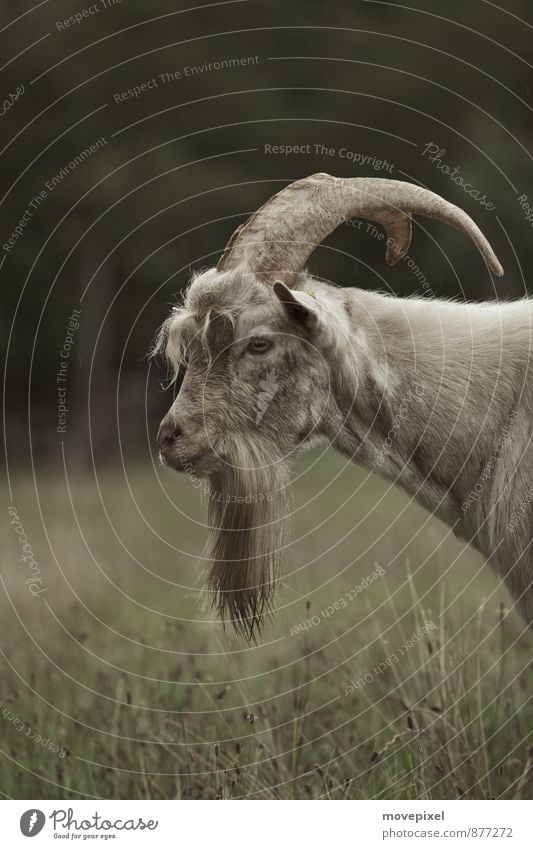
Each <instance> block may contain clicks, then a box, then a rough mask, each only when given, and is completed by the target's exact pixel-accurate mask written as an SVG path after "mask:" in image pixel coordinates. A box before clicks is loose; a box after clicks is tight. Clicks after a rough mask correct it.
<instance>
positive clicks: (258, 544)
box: [206, 443, 290, 640]
mask: <svg viewBox="0 0 533 849" xmlns="http://www.w3.org/2000/svg"><path fill="white" fill-rule="evenodd" d="M278 453H279V452H277V451H276V450H275V447H273V446H272V444H269V445H266V444H265V445H263V446H261V445H257V444H256V445H246V444H244V443H240V444H239V445H238V446H235V447H234V448H233V450H232V451H231V457H232V461H233V462H232V464H231V465H230V464H227V465H226V466H225V467H224V469H223V471H221V472H218V473H217V474H215V475H213V476H212V477H211V478H210V482H209V484H210V493H209V509H208V519H209V526H210V535H209V539H208V542H207V548H206V557H207V558H208V559H209V561H210V567H209V571H208V576H207V589H208V591H209V592H211V593H212V594H213V605H214V606H215V607H216V608H217V610H218V614H219V616H220V618H221V619H222V621H223V623H224V624H225V623H226V622H228V621H229V622H231V624H232V626H233V627H234V629H235V631H236V632H237V634H238V635H239V636H244V637H245V638H246V639H248V640H252V639H254V637H255V635H256V634H257V633H260V631H261V628H262V626H263V624H264V620H265V616H267V615H272V614H273V596H274V591H275V588H276V585H277V582H278V580H279V574H280V562H281V553H282V550H283V547H284V544H285V538H286V526H287V517H288V515H289V510H290V499H289V495H288V483H289V464H288V462H287V460H286V459H285V458H283V457H282V456H277V455H278Z"/></svg>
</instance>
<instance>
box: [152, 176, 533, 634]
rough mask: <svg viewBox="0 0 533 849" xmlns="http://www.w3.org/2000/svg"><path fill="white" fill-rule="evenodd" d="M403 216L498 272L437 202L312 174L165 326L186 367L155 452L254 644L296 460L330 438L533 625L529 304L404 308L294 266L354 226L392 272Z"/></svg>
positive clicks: (402, 247)
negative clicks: (203, 515)
mask: <svg viewBox="0 0 533 849" xmlns="http://www.w3.org/2000/svg"><path fill="white" fill-rule="evenodd" d="M411 213H417V214H421V215H426V216H430V217H433V218H438V219H440V220H443V221H446V222H448V223H450V224H452V225H453V226H455V227H458V228H460V229H462V230H463V231H465V232H466V233H467V234H468V235H469V236H470V237H471V238H472V239H473V241H474V243H475V244H476V245H477V247H478V249H479V250H480V251H481V253H482V255H483V256H484V258H485V260H486V262H487V264H488V266H489V267H490V268H491V269H492V271H493V272H495V273H496V274H497V275H501V274H502V273H503V271H502V268H501V266H500V264H499V262H498V260H497V259H496V257H495V256H494V254H493V252H492V250H491V248H490V246H489V244H488V242H487V241H486V240H485V238H484V237H483V235H482V234H481V232H480V231H479V230H478V228H477V227H476V225H475V224H474V223H473V221H471V219H470V218H469V217H468V216H467V215H466V213H464V212H463V211H461V210H460V209H458V208H457V207H455V206H453V205H452V204H449V203H447V202H446V201H444V200H443V199H442V198H440V197H438V196H437V195H434V194H433V193H432V192H429V191H427V190H425V189H422V188H420V187H418V186H414V185H411V184H408V183H403V182H397V181H393V180H380V179H367V178H365V179H339V178H334V177H330V176H328V175H327V174H316V175H314V176H312V177H309V178H306V179H304V180H299V181H297V182H296V183H293V184H291V185H290V186H287V187H286V188H285V189H283V190H282V191H281V192H279V193H278V194H277V195H275V196H274V197H273V198H271V199H270V200H269V201H268V202H267V203H266V204H265V205H264V206H263V207H262V208H261V209H260V210H259V211H258V212H257V213H255V215H253V216H252V217H251V218H250V219H249V220H248V222H246V223H245V224H244V225H242V226H241V227H240V228H239V229H238V230H237V231H236V233H235V234H234V235H233V237H232V239H231V241H230V242H229V244H228V247H227V248H226V251H225V252H224V254H223V256H222V258H221V260H220V262H219V264H218V266H217V268H216V269H210V270H209V271H207V272H205V273H203V274H201V275H199V276H196V277H195V278H194V279H193V281H192V283H191V285H190V286H189V289H188V290H187V293H186V296H185V300H184V303H183V306H181V307H179V308H176V309H175V310H174V311H173V313H172V315H171V316H170V318H169V319H168V320H167V322H166V323H165V324H164V326H163V329H162V332H161V334H160V337H159V342H158V346H157V347H158V349H162V348H163V349H165V350H166V353H167V355H168V357H169V360H170V362H171V363H172V366H173V368H174V371H175V374H176V375H177V374H178V372H179V370H180V368H181V367H182V366H185V369H186V371H185V376H184V380H183V384H182V386H181V389H180V392H179V394H178V396H177V399H176V401H175V403H174V404H173V405H172V407H171V409H170V410H169V412H168V414H167V415H166V416H165V418H164V419H163V421H162V423H161V427H160V431H159V445H160V453H161V458H162V460H163V462H165V463H166V464H168V465H170V466H172V467H173V468H175V469H177V470H180V471H184V470H189V471H194V473H195V474H197V475H201V476H204V477H207V478H208V479H209V485H210V487H211V498H210V502H209V503H210V518H209V523H210V526H211V528H212V531H211V538H210V542H209V553H210V558H211V561H212V565H211V570H210V575H209V579H208V586H209V588H210V589H211V590H212V591H213V593H214V598H215V600H216V603H217V604H218V607H219V611H220V614H221V616H222V617H223V618H230V619H231V620H232V621H233V624H234V625H235V627H236V628H237V630H239V631H241V632H243V633H245V634H246V635H247V636H249V637H250V636H252V634H253V632H254V628H255V627H256V626H258V625H259V626H260V624H261V622H262V618H263V614H264V613H265V612H266V611H268V610H270V609H271V603H272V592H273V587H274V584H275V578H276V575H277V573H278V566H279V553H280V551H281V549H282V547H283V540H284V537H283V528H284V525H285V521H284V520H285V516H286V515H287V511H288V506H287V503H286V492H287V489H288V487H287V480H288V468H289V460H290V458H291V456H292V455H293V454H294V453H296V452H297V451H299V450H300V449H302V448H304V447H308V446H309V445H313V444H315V443H317V442H320V441H322V440H327V441H328V442H329V443H330V444H332V445H334V446H335V447H336V448H338V449H339V450H340V451H341V452H342V453H343V454H345V455H347V456H348V457H350V458H351V459H353V460H354V462H356V463H358V464H361V465H363V466H365V467H366V468H368V469H372V470H374V471H376V472H378V473H379V474H381V475H383V476H385V477H386V478H388V479H389V480H392V481H394V482H396V483H398V484H399V485H400V486H402V487H403V488H404V489H406V490H407V491H408V492H409V493H411V494H412V495H413V496H414V497H415V498H416V499H417V500H418V501H419V502H420V503H421V504H423V505H424V506H426V507H427V508H428V509H429V510H431V511H432V512H434V513H435V514H436V515H438V516H440V518H441V519H443V520H444V521H445V522H447V523H448V524H449V525H450V526H451V527H452V528H453V531H454V533H455V534H456V535H457V536H459V537H461V538H463V539H465V540H468V541H469V542H471V543H472V545H474V546H475V547H476V548H477V549H479V550H480V551H481V552H482V553H483V554H484V555H485V556H486V557H487V559H488V560H489V561H490V562H491V563H492V564H493V565H494V567H495V568H496V569H497V570H498V572H499V573H500V575H501V576H502V577H503V578H504V580H505V581H506V583H507V585H508V586H509V589H510V591H511V593H512V594H513V597H514V598H515V599H516V603H517V605H518V607H519V609H520V610H521V612H522V614H523V616H524V617H525V619H526V621H527V622H528V623H529V624H530V625H533V585H532V581H533V556H532V553H531V540H532V536H533V512H532V511H531V509H529V504H530V502H531V501H533V452H532V450H531V446H530V438H531V422H532V421H533V390H532V381H531V370H530V350H531V318H532V316H531V302H530V301H528V300H523V301H518V302H514V303H490V304H460V303H452V302H448V301H439V300H429V299H425V298H419V299H414V298H413V299H399V298H395V297H389V296H386V295H383V294H377V293H374V292H367V291H362V290H359V289H340V288H337V287H334V286H332V285H329V284H326V283H323V282H319V281H318V280H315V279H313V278H311V277H309V276H308V275H307V274H306V273H305V272H304V271H303V267H304V263H305V262H306V260H307V258H308V256H309V255H310V254H311V252H312V250H313V248H314V247H315V246H316V245H317V244H318V243H320V242H321V241H322V240H323V239H324V238H325V236H326V235H327V234H328V233H329V232H331V231H332V230H333V229H334V228H335V227H336V226H337V225H338V224H339V223H341V222H342V221H345V220H347V219H350V218H353V217H361V218H367V219H370V220H373V221H377V222H379V223H380V224H381V225H382V226H383V227H384V228H385V230H386V233H387V237H388V238H387V261H388V262H389V263H390V264H394V263H395V262H398V260H399V259H401V258H402V257H404V256H405V255H406V251H407V248H408V246H409V242H410V236H411ZM265 387H266V388H265ZM267 389H268V392H267ZM261 393H262V395H261ZM265 395H268V396H269V398H268V399H267V400H268V403H265ZM259 396H260V400H259V402H258V397H259ZM258 410H260V413H261V414H260V415H258Z"/></svg>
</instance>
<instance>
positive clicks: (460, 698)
mask: <svg viewBox="0 0 533 849" xmlns="http://www.w3.org/2000/svg"><path fill="white" fill-rule="evenodd" d="M296 477H297V480H296V484H295V489H296V496H297V509H296V511H295V514H294V517H293V528H292V540H293V543H292V544H291V545H290V546H289V547H288V550H287V556H286V566H285V572H284V578H283V582H282V586H281V588H280V591H279V594H278V598H277V601H278V610H277V614H276V617H275V619H274V621H273V622H271V623H268V624H267V626H266V628H265V631H264V634H263V636H262V638H261V640H260V641H259V644H258V645H257V646H248V645H247V644H245V643H243V642H242V641H239V640H237V639H236V638H235V637H233V636H232V634H231V633H230V632H229V631H224V630H223V629H222V628H221V626H220V625H219V624H217V623H214V622H213V621H212V613H211V610H210V609H209V607H208V606H206V605H205V603H204V604H203V603H202V595H201V592H200V583H199V572H200V569H199V565H198V562H197V561H196V560H195V556H196V555H198V554H200V552H201V548H202V543H203V540H204V537H205V529H204V528H203V521H204V517H205V510H204V507H203V506H202V504H201V502H200V498H199V495H198V493H197V492H196V491H195V490H194V488H193V487H192V486H191V484H190V482H189V481H188V480H187V479H186V478H185V477H181V478H176V477H175V476H173V475H170V474H166V473H165V471H164V470H160V469H157V470H155V471H154V470H151V469H147V468H139V467H138V466H133V467H132V468H131V469H128V476H126V473H125V472H124V470H121V471H119V470H116V469H115V470H109V471H107V472H106V473H104V474H103V476H102V475H99V477H98V479H97V480H95V479H94V477H93V476H92V475H90V474H86V475H80V474H76V473H73V474H69V475H68V476H64V477H61V476H59V475H58V476H51V475H50V474H49V473H46V472H43V474H42V475H41V474H39V475H38V476H37V486H35V484H34V481H33V480H32V479H31V478H29V477H24V476H19V477H15V478H14V479H13V481H12V488H13V503H14V504H15V505H16V507H17V510H18V514H19V516H20V520H21V521H22V523H23V525H24V529H25V531H26V533H27V536H28V539H29V541H30V543H31V546H32V549H33V552H34V556H35V559H36V560H37V561H38V563H39V568H40V569H41V572H42V575H43V584H44V585H45V586H46V592H45V593H43V595H42V596H41V597H40V598H38V599H36V598H32V597H31V595H30V594H29V592H28V588H27V585H25V584H24V579H25V578H26V577H27V569H26V567H25V565H24V564H22V563H21V562H20V560H19V558H20V556H21V551H20V547H19V543H18V540H17V536H16V534H15V533H14V531H13V528H12V527H11V526H10V525H9V522H7V523H5V525H4V527H5V528H6V530H5V541H4V545H3V547H2V552H3V554H2V581H3V592H4V593H5V597H4V605H3V610H4V611H5V612H4V613H3V615H2V621H1V622H0V636H1V640H2V642H1V646H2V657H1V659H0V663H1V667H0V669H1V681H0V700H1V702H2V705H1V706H0V747H1V749H2V753H3V755H2V759H1V761H0V790H1V792H2V793H3V794H4V795H5V796H7V797H12V798H36V799H38V798H60V799H62V798H73V799H75V798H83V797H101V798H194V799H198V798H260V799H270V798H276V799H292V798H296V799H306V798H326V799H327V798H331V799H343V798H350V799H352V798H357V799H373V798H389V799H453V798H475V799H485V798H530V796H531V791H532V782H533V765H532V754H531V749H529V748H528V746H529V741H528V734H529V733H530V730H531V702H530V698H531V692H530V691H531V686H530V684H531V662H530V655H531V634H530V633H526V632H525V630H524V625H523V622H522V621H521V620H520V618H519V616H518V615H517V614H516V613H515V612H514V610H509V607H510V602H509V598H508V596H507V594H506V591H505V590H504V588H503V587H502V586H501V585H500V584H499V583H498V581H497V579H496V577H495V576H494V575H493V573H492V572H491V570H490V569H489V568H488V567H487V566H486V565H485V564H484V563H483V561H482V559H481V558H480V557H479V556H478V555H477V554H475V553H474V552H472V551H470V550H468V549H466V550H465V549H464V547H463V546H462V545H461V544H459V543H458V542H457V540H455V539H454V538H453V536H452V535H451V533H450V532H449V530H448V529H447V528H445V527H444V526H443V525H441V524H440V523H439V522H438V521H436V520H435V519H433V518H432V517H430V516H428V515H427V514H426V513H425V512H424V511H422V510H421V509H419V508H418V507H417V506H416V505H414V504H412V503H411V502H410V500H409V499H408V498H407V497H405V496H404V495H403V494H401V493H400V492H397V491H396V490H394V489H392V488H390V487H389V486H388V485H386V484H384V483H383V482H382V481H379V480H378V479H377V478H375V477H372V476H368V475H366V473H364V472H362V471H360V470H358V469H356V468H355V467H354V466H350V465H345V464H344V463H343V461H342V460H341V459H340V458H339V457H337V456H335V455H334V454H327V455H326V456H325V457H322V458H319V457H316V456H310V457H308V458H306V461H305V463H303V464H302V465H301V466H299V467H298V469H297V475H296ZM376 570H378V571H376ZM372 575H374V576H375V577H374V578H373V579H370V577H369V576H372ZM365 578H367V579H368V580H366V581H365V580H364V579H365ZM365 583H366V584H367V586H366V588H365V587H364V586H363V585H364V584H365ZM306 623H307V624H306ZM12 717H13V718H12ZM22 723H23V724H24V725H23V726H22V730H19V729H20V728H21V724H22ZM17 725H18V728H17ZM37 734H38V735H40V737H41V738H42V739H43V740H48V739H49V740H50V742H51V745H54V746H56V747H61V751H60V753H54V752H53V751H50V750H49V749H47V748H45V747H44V746H43V745H42V742H39V739H38V738H37V737H36V735H37ZM63 754H64V757H63V756H60V755H63Z"/></svg>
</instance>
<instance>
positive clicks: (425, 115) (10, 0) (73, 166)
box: [0, 0, 533, 466]
mask: <svg viewBox="0 0 533 849" xmlns="http://www.w3.org/2000/svg"><path fill="white" fill-rule="evenodd" d="M414 3H415V5H413V6H409V7H408V6H403V5H397V4H394V3H383V2H355V1H354V0H338V2H335V3H331V2H330V3H325V2H318V0H305V2H304V0H297V2H293V3H290V4H289V3H269V2H266V0H264V1H263V2H261V0H234V1H233V2H222V3H212V4H209V5H205V6H201V7H200V6H197V7H195V8H192V9H188V8H187V6H186V4H183V3H180V4H175V3H171V2H164V0H156V2H152V3H143V2H140V0H122V2H118V0H115V2H114V0H97V3H94V4H92V6H91V4H90V3H87V2H85V0H76V2H62V0H50V2H44V3H41V4H38V5H36V6H35V8H33V9H32V5H31V4H30V3H29V2H27V0H24V2H22V3H21V2H20V0H2V4H1V20H0V43H1V45H2V52H1V56H2V62H1V66H2V67H1V92H2V94H1V97H0V99H1V100H2V101H3V103H2V106H1V108H0V112H1V113H2V114H1V116H0V129H1V136H0V148H1V153H2V169H1V180H2V187H1V197H2V217H1V239H0V243H1V245H2V248H1V251H0V262H2V265H1V266H0V282H1V291H2V309H1V325H2V326H1V330H2V333H1V336H2V345H3V354H4V359H5V362H6V371H5V383H4V411H5V419H6V439H7V456H8V459H9V462H10V464H11V465H15V466H16V465H17V464H18V463H23V464H24V465H27V464H29V458H30V455H31V457H32V458H33V462H34V463H36V464H54V465H56V466H57V465H58V464H59V465H62V462H63V460H62V449H64V452H65V457H66V461H67V462H68V463H71V464H79V465H81V466H89V465H90V464H91V463H92V462H93V461H94V462H104V463H113V462H125V463H127V462H128V461H129V460H130V459H131V460H133V459H134V458H137V457H139V455H140V454H153V453H154V452H155V445H154V436H155V432H156V428H157V424H158V422H159V419H160V417H161V415H162V414H163V412H164V411H165V410H166V409H167V408H168V406H169V403H170V400H171V399H170V398H169V397H168V393H167V394H165V393H164V392H163V390H162V388H161V381H162V380H163V379H164V376H165V369H164V367H163V366H162V365H159V366H158V365H157V364H155V365H154V364H153V363H152V364H150V363H149V362H148V360H147V358H146V355H147V352H148V350H149V348H150V345H151V343H152V340H153V337H154V334H155V332H156V329H157V327H158V326H159V325H160V324H161V322H162V321H163V319H164V318H165V316H166V314H167V312H168V309H169V306H170V305H171V304H172V303H174V302H175V298H176V295H177V294H179V292H180V291H181V290H182V289H183V288H184V287H185V286H186V284H187V281H188V279H189V276H190V273H191V270H193V269H198V268H201V267H203V266H208V265H210V264H212V263H213V262H215V261H216V258H217V256H218V255H219V253H220V252H221V251H222V249H223V247H224V245H225V243H226V241H227V239H228V238H229V236H230V235H231V233H232V231H233V229H234V228H235V227H236V226H237V225H238V224H239V223H240V222H241V221H242V220H243V218H244V217H245V216H247V215H248V214H249V213H250V212H252V211H253V210H255V209H256V208H257V207H258V206H259V205H260V204H261V203H263V202H264V200H265V199H266V198H267V197H268V196H269V195H271V194H272V193H274V192H275V191H277V190H278V189H279V188H281V187H282V186H283V185H284V184H285V183H287V182H288V181H291V180H294V179H298V178H299V177H302V176H305V175H307V174H310V173H313V172H316V171H327V172H330V173H332V174H336V175H343V176H366V175H373V176H379V177H391V178H396V179H409V180H412V181H416V182H419V183H420V184H422V185H425V186H427V187H429V188H431V189H433V190H434V191H437V192H439V193H440V194H442V195H443V196H444V197H446V198H447V199H449V200H451V201H453V202H454V203H456V204H458V205H460V206H462V207H463V208H464V209H465V210H466V211H467V212H468V213H469V214H470V215H471V216H472V217H473V218H474V219H475V220H476V222H477V223H478V224H479V226H480V227H481V228H482V230H483V231H484V232H485V234H486V235H487V237H488V238H489V240H490V241H491V243H492V244H493V246H494V248H495V250H496V253H497V254H498V256H499V258H500V260H501V261H502V263H503V265H504V268H505V272H506V274H505V277H504V278H503V279H502V280H497V281H495V280H493V279H492V278H491V276H490V274H489V272H488V271H487V269H486V267H485V265H484V263H483V261H482V259H481V258H480V256H479V255H478V254H477V252H476V250H475V248H474V247H473V246H472V244H471V243H469V242H468V240H467V239H466V238H465V237H464V235H462V234H460V233H457V232H456V231H453V230H451V229H450V228H447V227H446V226H445V225H443V224H440V223H437V222H431V221H427V220H422V221H419V222H418V224H419V225H421V226H417V227H416V228H415V235H414V240H413V245H412V247H411V249H410V257H411V258H412V260H413V263H414V264H415V265H413V264H411V267H409V264H408V263H407V262H403V263H401V264H400V266H399V267H397V268H396V269H390V268H388V267H387V266H386V265H385V262H384V248H383V244H381V243H380V242H379V240H377V239H376V238H372V237H371V236H370V235H369V234H367V233H366V232H365V231H364V230H355V229H354V228H353V227H350V226H345V227H341V228H340V229H339V230H338V231H337V232H336V233H335V234H334V235H332V236H331V238H330V239H329V240H328V241H327V242H326V243H325V245H324V246H323V247H322V248H321V249H320V250H318V251H317V252H316V253H315V255H314V257H313V258H312V261H311V265H310V267H311V269H312V270H313V271H314V272H316V273H317V274H320V275H323V276H324V277H326V278H328V279H331V280H334V281H335V282H337V283H339V284H341V285H356V286H361V287H367V288H374V289H377V288H379V289H382V290H385V291H392V292H395V293H397V294H399V295H401V296H409V295H412V294H416V293H418V294H420V295H423V296H424V297H432V296H433V297H441V296H442V297H454V298H462V299H465V298H466V299H469V300H472V299H473V300H475V299H485V298H504V299H505V298H516V297H519V296H521V295H523V294H524V292H525V291H526V281H528V280H529V277H530V275H529V271H530V265H531V262H532V259H533V257H532V253H533V251H532V238H531V236H532V229H531V228H532V224H531V222H530V221H528V220H527V215H528V207H527V204H528V203H531V204H532V205H533V179H532V174H533V168H532V163H531V154H530V146H531V137H532V123H533V122H532V111H531V107H532V85H533V74H532V67H533V51H532V50H531V44H532V34H533V28H532V25H533V13H532V10H531V4H530V3H528V2H527V0H509V2H508V3H507V4H506V7H505V10H503V9H502V10H500V9H498V8H497V6H496V5H495V4H493V3H489V2H484V0H474V2H471V3H465V2H464V0H462V2H458V0H451V2H447V3H442V2H437V0H428V1H427V2H422V0H414ZM32 4H33V0H32ZM76 15H77V16H78V18H77V19H76ZM71 18H74V20H69V19H71ZM135 86H136V87H138V89H137V92H134V91H130V92H128V90H133V88H134V87H135ZM99 140H100V141H99ZM287 145H299V146H301V147H300V150H299V151H297V152H292V153H290V154H289V155H284V153H282V152H280V151H278V152H273V151H272V149H271V148H270V147H269V146H287ZM429 145H432V146H433V147H431V148H429V149H428V146H429ZM435 151H438V155H437V154H436V153H435ZM459 176H460V177H462V178H463V180H464V181H465V183H468V184H469V191H468V192H467V191H466V190H465V188H464V187H463V186H462V185H460V183H459V182H458V177H459ZM50 187H51V188H50ZM35 198H36V199H37V200H34V199H35ZM532 217H533V216H532ZM17 228H18V231H17ZM10 239H11V242H10V241H9V240H10ZM74 310H78V311H80V312H79V313H74V312H73V311H74ZM72 315H74V316H75V317H76V320H75V321H71V322H70V325H71V326H70V330H69V319H70V317H71V316H72ZM78 323H79V327H74V326H73V325H75V324H78ZM65 339H66V340H67V342H68V346H67V348H68V358H65V357H64V355H63V353H62V352H64V350H65V347H64V345H65ZM65 362H66V366H64V365H63V366H62V365H61V363H65ZM61 368H62V369H63V372H60V369H61ZM58 373H60V374H63V377H64V379H63V380H60V382H59V383H58V381H57V375H58ZM58 389H61V390H62V392H63V394H62V395H61V396H59V395H58ZM61 399H63V401H64V404H63V406H64V407H66V408H67V410H66V412H64V415H63V418H62V419H60V418H59V414H60V412H61V411H60V409H59V406H60V401H61ZM65 399H66V400H65ZM58 427H60V428H61V429H60V430H59V431H58Z"/></svg>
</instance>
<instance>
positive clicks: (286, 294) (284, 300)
mask: <svg viewBox="0 0 533 849" xmlns="http://www.w3.org/2000/svg"><path fill="white" fill-rule="evenodd" d="M273 288H274V293H275V295H276V296H277V297H278V298H279V300H280V303H281V305H282V307H283V309H284V310H285V312H286V313H287V316H288V317H289V318H290V319H292V320H293V321H296V322H298V324H303V325H305V326H306V327H308V328H311V327H314V326H315V325H316V323H317V321H318V316H317V313H316V310H315V309H314V307H313V305H312V296H311V295H307V294H306V293H305V292H298V291H296V290H293V289H289V287H288V286H286V285H285V283H282V282H281V280H276V282H275V283H274V286H273Z"/></svg>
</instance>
